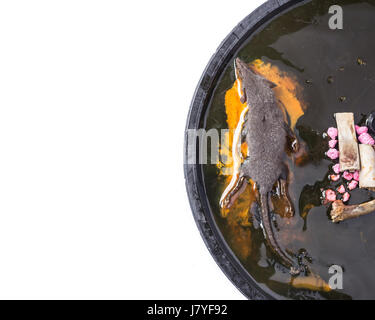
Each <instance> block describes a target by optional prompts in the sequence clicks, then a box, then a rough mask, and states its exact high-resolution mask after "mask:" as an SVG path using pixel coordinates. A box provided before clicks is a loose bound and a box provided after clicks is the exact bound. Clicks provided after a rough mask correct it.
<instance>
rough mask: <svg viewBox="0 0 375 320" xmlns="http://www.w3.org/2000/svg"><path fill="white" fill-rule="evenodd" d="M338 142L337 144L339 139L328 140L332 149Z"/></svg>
mask: <svg viewBox="0 0 375 320" xmlns="http://www.w3.org/2000/svg"><path fill="white" fill-rule="evenodd" d="M336 144H337V140H329V142H328V145H329V147H330V148H331V149H333V148H334V147H336Z"/></svg>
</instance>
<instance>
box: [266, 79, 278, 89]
mask: <svg viewBox="0 0 375 320" xmlns="http://www.w3.org/2000/svg"><path fill="white" fill-rule="evenodd" d="M263 82H264V83H265V84H266V85H267V86H269V87H270V88H271V89H273V88H276V87H277V84H276V83H274V82H272V81H270V80H267V79H264V78H263Z"/></svg>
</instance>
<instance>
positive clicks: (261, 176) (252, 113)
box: [235, 58, 298, 273]
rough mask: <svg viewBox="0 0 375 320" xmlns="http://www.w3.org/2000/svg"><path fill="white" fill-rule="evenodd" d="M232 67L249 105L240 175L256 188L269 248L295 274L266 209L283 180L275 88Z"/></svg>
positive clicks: (282, 128)
mask: <svg viewBox="0 0 375 320" xmlns="http://www.w3.org/2000/svg"><path fill="white" fill-rule="evenodd" d="M235 67H236V73H237V77H238V78H239V79H240V81H241V84H242V89H243V96H242V97H241V101H242V102H243V103H244V102H247V104H248V106H249V111H248V113H247V116H246V120H245V124H244V128H243V130H244V133H245V134H244V138H245V140H246V143H247V145H248V157H247V158H246V159H245V161H244V163H243V164H242V166H241V169H240V175H241V176H242V177H246V178H249V179H252V180H253V181H254V182H255V183H256V185H257V187H258V190H259V193H260V201H261V207H262V225H263V230H264V233H265V236H266V239H267V241H268V243H269V245H270V246H271V248H272V249H273V250H274V251H275V252H276V253H277V254H278V255H279V256H280V258H281V260H282V262H283V264H284V265H286V266H287V267H289V268H291V271H292V273H298V271H297V270H296V269H295V268H294V267H293V266H294V263H293V262H292V261H291V259H290V258H289V257H287V256H286V254H285V253H284V252H283V251H282V250H281V248H280V247H279V245H278V243H277V241H276V239H275V236H274V234H273V230H272V227H271V220H270V216H269V208H268V194H269V192H271V191H272V189H273V186H274V185H275V182H276V181H278V180H279V179H280V178H282V179H285V180H286V174H285V168H286V165H285V162H284V160H285V145H286V141H287V131H286V128H287V127H286V123H285V121H284V116H283V112H282V111H281V109H280V108H279V106H278V104H277V102H276V98H275V95H274V93H273V90H272V88H273V87H275V86H276V85H275V84H274V83H272V82H270V81H268V80H267V79H265V78H263V77H262V76H260V75H258V74H256V73H255V72H254V71H253V70H251V68H250V67H249V66H248V65H247V64H245V63H244V62H243V61H242V60H240V59H238V58H237V59H236V61H235ZM283 175H284V176H283ZM282 176H283V177H282Z"/></svg>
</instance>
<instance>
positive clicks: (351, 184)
mask: <svg viewBox="0 0 375 320" xmlns="http://www.w3.org/2000/svg"><path fill="white" fill-rule="evenodd" d="M357 186H358V181H355V180H353V181H351V182H350V183H349V184H348V189H349V190H354V189H355V188H357Z"/></svg>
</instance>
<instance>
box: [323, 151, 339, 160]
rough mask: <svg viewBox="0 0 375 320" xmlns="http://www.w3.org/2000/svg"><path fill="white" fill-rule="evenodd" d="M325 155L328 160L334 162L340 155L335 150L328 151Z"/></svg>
mask: <svg viewBox="0 0 375 320" xmlns="http://www.w3.org/2000/svg"><path fill="white" fill-rule="evenodd" d="M326 154H327V157H328V158H330V159H332V160H335V159H337V158H338V157H339V154H340V153H339V152H338V150H336V149H329V150H328V151H327V153H326Z"/></svg>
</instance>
